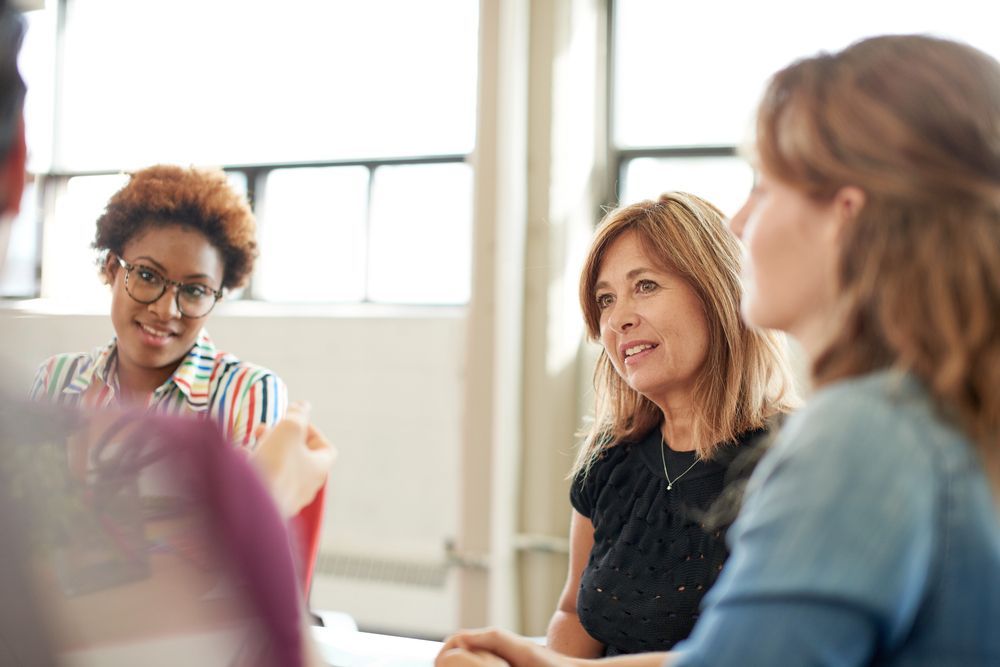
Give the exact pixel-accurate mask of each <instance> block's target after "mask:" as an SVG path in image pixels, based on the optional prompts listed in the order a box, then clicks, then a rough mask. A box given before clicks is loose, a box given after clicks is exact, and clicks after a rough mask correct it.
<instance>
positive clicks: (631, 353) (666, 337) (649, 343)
mask: <svg viewBox="0 0 1000 667" xmlns="http://www.w3.org/2000/svg"><path fill="white" fill-rule="evenodd" d="M659 267H660V263H659V262H656V261H654V260H653V258H651V257H650V256H649V255H647V254H646V251H645V250H644V249H643V247H642V245H641V244H640V243H639V238H638V237H637V236H636V234H635V233H634V232H626V233H624V234H622V235H621V236H619V237H618V238H617V239H615V240H614V242H612V243H611V245H610V246H609V247H608V249H607V251H606V252H605V254H604V258H603V260H602V261H601V264H600V269H599V272H598V275H597V282H596V284H595V288H594V298H595V299H596V300H597V305H598V308H599V309H600V313H601V319H600V337H601V344H602V345H603V346H604V350H605V352H606V353H607V355H608V358H609V359H610V360H611V363H612V365H613V366H614V368H615V370H616V371H618V374H619V375H621V377H622V378H623V379H624V380H625V382H627V383H628V385H629V386H630V387H632V388H633V389H635V390H636V391H637V392H639V393H640V394H642V395H643V396H645V397H646V398H648V399H650V400H651V401H653V402H654V403H656V404H657V405H659V406H660V407H661V408H664V407H670V406H671V405H681V404H686V403H687V402H688V399H689V397H690V394H691V391H692V389H693V387H694V383H695V381H696V380H697V377H698V374H699V372H700V371H701V368H702V366H703V365H704V363H705V358H706V356H707V355H708V339H709V333H708V321H707V319H706V318H705V312H704V309H703V308H702V305H701V301H700V300H699V299H698V296H697V294H695V292H694V290H693V289H692V288H691V287H690V285H688V283H687V282H686V281H685V280H683V279H682V278H681V277H680V276H678V275H675V274H673V273H671V272H669V271H666V270H664V269H662V268H659Z"/></svg>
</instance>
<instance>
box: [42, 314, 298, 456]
mask: <svg viewBox="0 0 1000 667" xmlns="http://www.w3.org/2000/svg"><path fill="white" fill-rule="evenodd" d="M117 370H118V345H117V341H116V340H114V339H112V341H111V342H110V343H109V344H107V345H105V346H103V347H99V348H96V349H95V350H93V351H92V352H90V353H82V354H76V353H70V354H58V355H56V356H54V357H51V358H50V359H48V360H47V361H45V363H43V364H42V365H41V366H40V367H39V369H38V373H37V375H36V376H35V382H34V385H33V386H32V388H31V398H32V399H33V400H39V401H48V402H51V403H59V404H62V405H76V406H82V407H107V406H111V405H114V404H116V403H117V402H118V401H117V394H118V393H119V392H118V372H117ZM147 407H148V408H149V409H150V410H153V411H156V412H161V413H166V414H173V415H193V416H199V417H202V418H206V419H214V420H216V421H217V422H218V423H219V426H220V427H221V428H222V430H223V432H224V433H225V434H226V436H227V437H228V438H229V439H230V441H232V442H233V443H235V444H238V445H240V446H243V447H247V448H250V449H252V448H253V447H254V446H255V445H256V442H255V438H254V430H255V429H256V427H257V426H258V425H259V424H274V423H275V422H276V421H278V419H280V418H281V417H282V416H283V415H284V414H285V409H286V408H287V407H288V390H287V389H286V387H285V383H284V382H282V381H281V379H280V378H279V377H278V376H277V375H275V374H274V373H272V372H271V371H269V370H267V369H266V368H261V367H260V366H255V365H253V364H250V363H247V362H245V361H240V360H239V359H237V358H236V357H234V356H233V355H231V354H228V353H226V352H221V351H218V350H216V349H215V344H214V343H212V339H211V338H209V336H208V332H207V331H205V330H204V329H202V330H201V332H200V333H199V334H198V340H197V341H196V342H195V344H194V347H192V348H191V350H190V351H189V352H188V354H187V356H186V357H185V358H184V359H183V360H182V361H181V363H180V365H179V366H178V367H177V370H176V371H174V374H173V375H171V376H170V378H168V379H167V381H166V382H164V383H163V384H162V385H160V386H159V387H158V388H157V389H156V391H154V392H153V394H152V395H151V396H150V398H149V403H148V404H147Z"/></svg>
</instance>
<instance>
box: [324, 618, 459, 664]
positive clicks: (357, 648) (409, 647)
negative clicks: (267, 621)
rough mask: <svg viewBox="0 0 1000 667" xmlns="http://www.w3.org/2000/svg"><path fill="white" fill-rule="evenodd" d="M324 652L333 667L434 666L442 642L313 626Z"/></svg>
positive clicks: (325, 657) (325, 658)
mask: <svg viewBox="0 0 1000 667" xmlns="http://www.w3.org/2000/svg"><path fill="white" fill-rule="evenodd" d="M312 636H313V639H314V640H315V641H316V644H317V645H318V646H319V651H320V656H321V657H322V658H323V660H324V661H325V662H326V664H327V665H330V667H431V666H432V665H433V664H434V657H435V656H436V655H437V654H438V651H440V650H441V642H434V641H428V640H426V639H413V638H411V637H396V636H394V635H379V634H375V633H371V632H357V631H352V630H342V629H337V628H321V627H313V628H312Z"/></svg>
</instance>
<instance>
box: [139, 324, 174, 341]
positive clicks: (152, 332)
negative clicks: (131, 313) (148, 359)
mask: <svg viewBox="0 0 1000 667" xmlns="http://www.w3.org/2000/svg"><path fill="white" fill-rule="evenodd" d="M135 326H136V329H137V330H138V331H139V337H140V338H141V339H142V341H143V342H144V343H145V344H146V345H149V346H151V347H163V346H165V345H167V344H168V343H170V341H172V340H173V339H174V338H176V337H177V333H176V332H174V331H171V330H170V329H167V328H164V327H158V326H154V325H151V324H144V323H142V322H138V321H137V322H136V323H135Z"/></svg>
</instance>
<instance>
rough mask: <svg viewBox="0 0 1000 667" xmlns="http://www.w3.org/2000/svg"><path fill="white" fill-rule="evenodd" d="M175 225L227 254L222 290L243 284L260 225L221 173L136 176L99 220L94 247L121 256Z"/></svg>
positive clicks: (154, 171)
mask: <svg viewBox="0 0 1000 667" xmlns="http://www.w3.org/2000/svg"><path fill="white" fill-rule="evenodd" d="M170 225H180V226H181V227H186V228H190V229H193V230H195V231H198V232H201V233H202V234H204V235H205V236H206V237H207V238H208V241H209V243H211V244H212V245H213V246H214V247H215V249H216V250H218V251H219V254H220V255H221V256H222V261H223V264H224V266H225V270H224V272H223V277H222V286H223V287H227V288H233V287H239V286H241V285H243V283H244V282H245V281H246V278H247V276H248V275H249V274H250V272H251V271H252V270H253V263H254V260H255V259H256V258H257V241H256V234H257V224H256V222H255V220H254V216H253V212H252V211H251V210H250V205H249V204H248V203H247V200H246V198H245V197H243V196H241V195H240V194H238V193H237V192H236V191H235V190H233V188H232V186H230V185H229V181H228V180H227V179H226V174H225V172H223V171H222V170H221V169H200V168H196V167H188V168H185V167H179V166H175V165H165V164H158V165H154V166H152V167H147V168H145V169H141V170H139V171H137V172H134V173H133V174H131V175H130V178H129V181H128V183H126V184H125V186H124V187H123V188H122V189H121V190H119V191H118V192H116V193H115V194H114V195H112V197H111V199H110V200H109V201H108V205H107V207H106V208H105V209H104V213H103V214H102V215H101V217H100V218H98V219H97V234H96V236H95V237H94V244H93V245H94V248H96V249H97V250H101V251H104V252H105V253H106V252H107V251H110V252H113V253H115V254H116V255H119V256H120V255H121V254H122V252H123V251H124V249H125V245H126V244H127V243H128V242H129V241H130V240H132V239H133V238H135V236H136V235H138V234H139V233H140V232H142V231H144V230H146V229H148V228H150V227H165V226H170ZM105 266H106V265H105ZM103 270H104V271H105V272H106V271H107V269H106V268H105V269H103ZM105 277H107V276H106V275H105Z"/></svg>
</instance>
